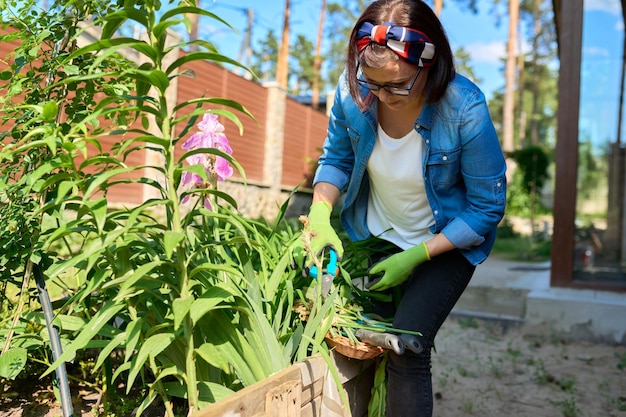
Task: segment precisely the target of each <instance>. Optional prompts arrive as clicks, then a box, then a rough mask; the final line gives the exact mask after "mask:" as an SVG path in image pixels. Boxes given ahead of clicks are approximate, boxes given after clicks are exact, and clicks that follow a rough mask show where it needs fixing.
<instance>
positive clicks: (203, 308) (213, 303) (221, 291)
mask: <svg viewBox="0 0 626 417" xmlns="http://www.w3.org/2000/svg"><path fill="white" fill-rule="evenodd" d="M194 271H196V272H198V271H197V270H194ZM192 274H193V272H192ZM190 275H191V274H190ZM233 295H234V293H233V292H231V291H228V290H227V289H226V288H223V287H222V286H221V285H216V286H214V287H211V288H209V289H208V290H206V291H205V292H204V293H203V294H202V296H201V297H200V298H197V299H196V300H194V302H193V303H192V304H191V307H190V311H191V313H190V315H191V322H192V323H193V325H194V326H196V325H197V324H198V321H199V320H200V319H201V318H202V317H203V316H204V315H205V314H207V313H208V312H209V311H211V310H213V309H214V308H215V307H217V306H218V305H220V304H222V303H223V302H225V301H226V300H228V299H230V298H231V297H233Z"/></svg>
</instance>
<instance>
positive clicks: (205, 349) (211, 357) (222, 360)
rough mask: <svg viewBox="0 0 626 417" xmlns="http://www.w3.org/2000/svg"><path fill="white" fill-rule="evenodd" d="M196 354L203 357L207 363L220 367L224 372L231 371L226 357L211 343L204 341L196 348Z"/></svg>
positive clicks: (228, 372)
mask: <svg viewBox="0 0 626 417" xmlns="http://www.w3.org/2000/svg"><path fill="white" fill-rule="evenodd" d="M196 354H197V355H198V356H200V357H201V358H202V359H204V360H205V361H206V362H207V363H208V364H210V365H212V366H215V367H216V368H219V369H221V370H222V371H224V373H226V374H230V373H231V368H230V363H229V362H228V358H226V356H224V355H223V354H222V352H221V351H220V350H219V349H218V348H217V346H215V345H214V344H212V343H204V344H203V345H202V346H200V347H199V348H197V349H196Z"/></svg>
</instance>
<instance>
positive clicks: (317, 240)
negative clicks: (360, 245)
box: [293, 201, 343, 268]
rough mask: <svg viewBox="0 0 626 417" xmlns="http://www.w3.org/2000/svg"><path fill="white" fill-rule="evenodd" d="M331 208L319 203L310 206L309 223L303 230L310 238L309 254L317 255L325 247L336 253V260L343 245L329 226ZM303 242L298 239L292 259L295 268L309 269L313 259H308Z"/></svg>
mask: <svg viewBox="0 0 626 417" xmlns="http://www.w3.org/2000/svg"><path fill="white" fill-rule="evenodd" d="M332 210H333V209H332V207H331V205H330V204H328V203H326V202H322V201H319V202H317V203H314V204H313V205H311V210H310V211H309V216H308V217H309V223H308V225H307V226H305V228H304V232H305V233H307V232H308V233H307V234H308V236H309V237H310V248H311V252H312V253H314V254H315V255H316V256H317V255H319V254H320V253H321V252H322V251H323V250H324V249H325V248H326V247H330V248H332V249H334V250H335V252H336V253H337V260H339V261H340V260H341V257H342V256H343V244H342V243H341V239H339V236H337V232H335V229H333V227H332V226H331V225H330V214H331V212H332ZM304 246H305V241H304V240H303V239H298V241H297V242H296V243H295V244H294V247H293V259H294V263H295V265H294V266H295V267H301V268H305V267H307V268H310V267H311V266H313V259H309V252H308V251H307V250H305V248H304Z"/></svg>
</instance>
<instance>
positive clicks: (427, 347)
mask: <svg viewBox="0 0 626 417" xmlns="http://www.w3.org/2000/svg"><path fill="white" fill-rule="evenodd" d="M475 269H476V267H475V266H473V265H472V264H471V263H470V262H469V261H468V260H467V259H465V257H464V256H463V255H462V254H461V253H460V252H459V251H458V250H453V251H451V252H447V253H444V254H441V255H439V256H436V257H434V258H433V259H432V260H430V261H428V262H425V263H424V264H422V265H419V266H418V267H417V268H415V270H414V271H413V273H412V275H411V277H410V278H409V279H408V280H407V281H406V282H405V283H404V284H403V285H402V286H401V288H400V291H396V293H400V299H399V300H398V302H396V303H394V306H395V314H394V316H393V317H394V320H393V326H394V327H395V328H399V329H406V330H413V331H418V332H420V333H422V336H421V337H420V341H421V343H422V346H423V347H424V350H423V352H422V353H420V354H414V353H413V352H411V351H409V350H406V351H405V353H404V354H402V355H396V354H394V353H393V351H391V350H389V351H388V353H387V355H388V361H387V378H388V385H387V387H388V390H387V414H386V415H387V417H431V416H432V415H433V388H432V379H431V371H430V368H431V364H430V354H431V350H432V348H433V346H434V340H435V336H436V334H437V332H438V331H439V328H440V327H441V325H442V324H443V322H444V321H445V319H446V317H448V315H449V314H450V311H451V310H452V307H454V304H456V302H457V301H458V299H459V298H460V297H461V294H462V293H463V291H464V290H465V288H466V287H467V284H468V283H469V281H470V279H471V277H472V275H473V274H474V270H475Z"/></svg>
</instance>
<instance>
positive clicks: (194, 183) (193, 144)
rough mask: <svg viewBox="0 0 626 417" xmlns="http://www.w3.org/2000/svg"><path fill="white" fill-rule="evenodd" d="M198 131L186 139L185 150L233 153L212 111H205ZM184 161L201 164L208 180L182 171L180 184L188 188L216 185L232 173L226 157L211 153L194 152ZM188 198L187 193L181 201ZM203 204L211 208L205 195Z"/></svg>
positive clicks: (183, 201)
mask: <svg viewBox="0 0 626 417" xmlns="http://www.w3.org/2000/svg"><path fill="white" fill-rule="evenodd" d="M197 126H198V129H199V132H196V133H194V134H193V135H191V136H190V137H189V139H187V140H186V141H185V142H184V143H183V145H182V148H183V149H184V150H186V151H191V150H194V149H201V148H214V149H217V150H219V151H222V152H224V153H226V154H228V155H232V154H233V149H232V148H231V147H230V143H229V142H228V139H227V138H226V135H224V133H222V132H224V126H223V125H222V124H221V123H220V122H218V121H217V115H215V114H212V113H205V114H204V116H203V117H202V120H201V121H200V122H199V123H198V125H197ZM185 161H186V162H187V163H188V164H189V165H202V166H203V168H204V170H205V172H206V174H207V177H208V181H205V180H204V179H203V178H202V177H201V176H200V175H198V174H195V173H193V172H189V171H185V172H183V175H182V178H181V185H183V186H188V187H189V188H210V187H215V186H216V181H224V180H225V179H226V178H228V177H230V176H232V175H233V171H234V170H233V167H232V166H230V163H229V162H228V160H227V159H225V158H223V157H221V156H217V155H213V154H195V155H191V156H189V157H187V158H185ZM188 200H189V195H186V196H185V197H184V198H183V200H182V203H186V202H187V201H188ZM204 205H205V207H207V208H209V209H210V208H211V203H210V201H209V199H208V197H206V196H205V199H204Z"/></svg>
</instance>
